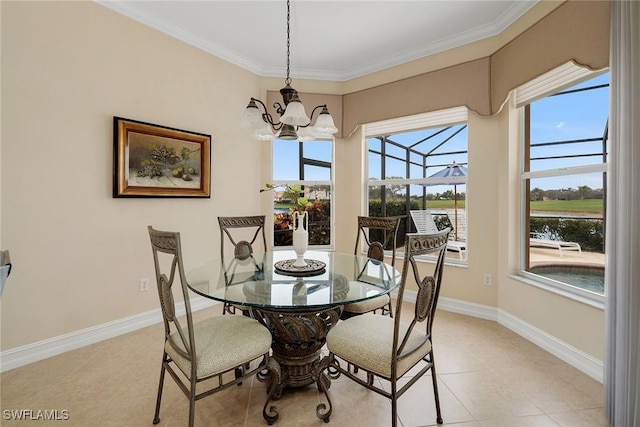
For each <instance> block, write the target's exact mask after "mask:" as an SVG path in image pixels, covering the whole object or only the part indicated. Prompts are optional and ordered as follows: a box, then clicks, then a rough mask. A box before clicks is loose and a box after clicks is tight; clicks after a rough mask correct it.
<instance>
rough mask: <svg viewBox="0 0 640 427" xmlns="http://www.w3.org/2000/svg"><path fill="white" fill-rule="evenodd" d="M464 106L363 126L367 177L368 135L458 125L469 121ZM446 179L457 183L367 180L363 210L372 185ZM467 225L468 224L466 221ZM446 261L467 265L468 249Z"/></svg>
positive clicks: (431, 258) (367, 173)
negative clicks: (464, 254) (465, 252)
mask: <svg viewBox="0 0 640 427" xmlns="http://www.w3.org/2000/svg"><path fill="white" fill-rule="evenodd" d="M468 111H469V110H468V109H467V107H464V106H461V107H454V108H448V109H445V110H438V111H433V112H429V113H422V114H416V115H413V116H406V117H400V118H397V119H390V120H383V121H379V122H372V123H367V124H365V125H363V132H362V135H363V145H364V153H365V156H366V157H365V158H366V161H365V164H366V167H365V171H366V172H365V173H366V176H367V177H368V176H370V175H369V161H368V152H369V147H368V140H369V138H375V137H379V136H382V135H389V134H393V133H402V132H411V131H419V130H423V129H428V128H433V127H442V126H448V125H459V124H468V118H469V113H468ZM467 150H468V141H467ZM448 181H451V185H453V183H454V182H456V181H457V182H458V183H459V180H457V179H456V178H405V179H366V181H365V185H364V205H363V209H364V210H365V211H364V212H363V214H364V215H366V214H367V212H366V210H367V209H368V208H367V207H368V206H369V188H370V187H373V186H381V185H414V184H430V183H443V184H446V183H447V182H448ZM467 181H468V177H465V179H464V185H465V186H466V184H467ZM467 208H468V203H467V201H466V200H465V211H466V210H467ZM407 221H411V217H410V216H409V215H407ZM467 227H468V224H467ZM466 241H467V242H468V241H469V231H468V228H467V237H466ZM385 255H388V256H391V251H385ZM396 257H399V258H403V257H404V253H403V252H402V251H401V252H399V253H398V252H397V251H396ZM419 259H423V260H427V261H435V259H434V258H433V257H420V258H419ZM445 263H446V264H450V265H459V266H464V267H466V266H467V265H468V263H469V251H468V249H467V256H466V257H465V259H462V260H460V259H454V258H449V257H447V258H446V259H445Z"/></svg>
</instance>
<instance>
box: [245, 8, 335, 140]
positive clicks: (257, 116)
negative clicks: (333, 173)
mask: <svg viewBox="0 0 640 427" xmlns="http://www.w3.org/2000/svg"><path fill="white" fill-rule="evenodd" d="M290 21H291V12H290V2H289V0H287V77H286V78H285V80H284V83H285V87H283V88H282V89H280V94H281V95H282V102H283V103H284V105H282V104H280V103H279V102H276V103H274V104H273V107H274V108H275V109H276V113H277V114H278V115H279V116H280V119H279V120H278V121H276V120H274V118H273V116H272V115H271V114H269V113H268V112H267V106H266V105H265V104H264V103H263V102H262V101H260V100H259V99H257V98H251V100H250V101H249V105H247V108H246V109H245V111H244V116H243V117H242V122H241V124H242V126H243V127H245V128H248V129H251V130H252V131H253V137H254V138H255V139H258V140H270V139H273V138H278V139H288V140H299V141H309V140H313V139H319V138H331V137H332V135H333V134H335V133H336V132H337V131H338V128H336V126H335V124H334V122H333V117H331V114H330V113H329V110H328V109H327V105H326V104H323V105H318V106H316V107H315V108H314V109H313V110H312V111H311V118H309V116H307V113H306V111H305V108H304V105H303V104H302V101H301V100H300V97H299V96H298V91H297V90H295V89H294V88H293V87H291V77H289V72H290V64H291V61H290V44H291V43H290V29H289V27H290ZM260 107H262V110H261V109H260ZM318 110H320V112H319V114H318V117H317V119H316V122H315V125H312V124H311V122H312V121H313V117H314V115H315V113H316V112H317V111H318Z"/></svg>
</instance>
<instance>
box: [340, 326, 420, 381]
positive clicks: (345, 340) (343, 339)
mask: <svg viewBox="0 0 640 427" xmlns="http://www.w3.org/2000/svg"><path fill="white" fill-rule="evenodd" d="M394 321H395V320H394V319H393V318H391V317H387V316H376V315H373V314H366V315H362V316H356V317H352V318H350V319H347V320H344V321H341V322H340V323H338V324H337V325H336V326H335V327H334V328H333V329H331V331H329V334H328V335H327V348H328V349H329V351H331V352H332V353H334V354H335V355H336V356H338V357H339V358H341V359H343V360H345V361H347V362H351V363H353V364H355V365H357V366H359V367H360V368H362V369H364V370H366V371H370V372H373V373H375V374H378V375H380V376H383V377H385V378H390V377H391V353H392V350H391V348H392V346H393V327H394ZM418 327H419V325H418ZM406 330H407V325H404V324H401V325H400V336H401V337H402V336H403V335H404V333H405V331H406ZM423 341H424V343H423ZM415 346H418V348H417V349H416V351H414V352H413V353H411V354H410V355H409V356H407V357H405V358H403V359H400V360H399V361H398V369H397V376H398V377H400V376H402V375H403V374H404V373H406V372H407V371H408V370H409V369H411V368H412V367H413V366H414V365H415V364H416V363H418V361H419V360H420V359H421V358H423V357H424V356H426V355H427V354H428V353H429V351H431V343H430V342H429V341H428V340H426V339H425V333H424V332H422V331H416V330H415V328H414V331H413V332H412V333H411V337H410V338H409V342H408V343H407V347H406V348H408V349H410V348H414V347H415Z"/></svg>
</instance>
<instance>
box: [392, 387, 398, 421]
mask: <svg viewBox="0 0 640 427" xmlns="http://www.w3.org/2000/svg"><path fill="white" fill-rule="evenodd" d="M396 391H397V390H396V385H395V384H392V385H391V427H397V425H398V396H397V395H396Z"/></svg>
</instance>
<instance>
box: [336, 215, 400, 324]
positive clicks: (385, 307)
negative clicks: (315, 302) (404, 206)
mask: <svg viewBox="0 0 640 427" xmlns="http://www.w3.org/2000/svg"><path fill="white" fill-rule="evenodd" d="M401 219H402V217H370V216H359V217H358V234H357V236H356V248H355V251H354V253H355V254H356V255H357V254H358V253H359V252H360V250H361V244H360V238H361V237H362V240H363V242H364V244H365V245H366V249H367V256H368V257H369V258H372V259H375V260H378V261H380V262H382V261H384V249H385V248H389V247H390V248H391V265H392V266H395V262H396V237H397V235H398V227H399V225H400V220H401ZM374 233H377V235H374ZM376 310H380V311H381V313H382V315H389V316H390V317H393V310H392V308H391V298H390V297H389V295H388V294H385V295H381V296H378V297H375V298H372V299H368V300H365V301H361V302H356V303H353V304H347V305H345V306H344V310H343V311H342V316H341V318H342V319H348V318H350V317H353V316H357V315H360V314H364V313H369V312H372V311H373V312H375V311H376Z"/></svg>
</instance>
